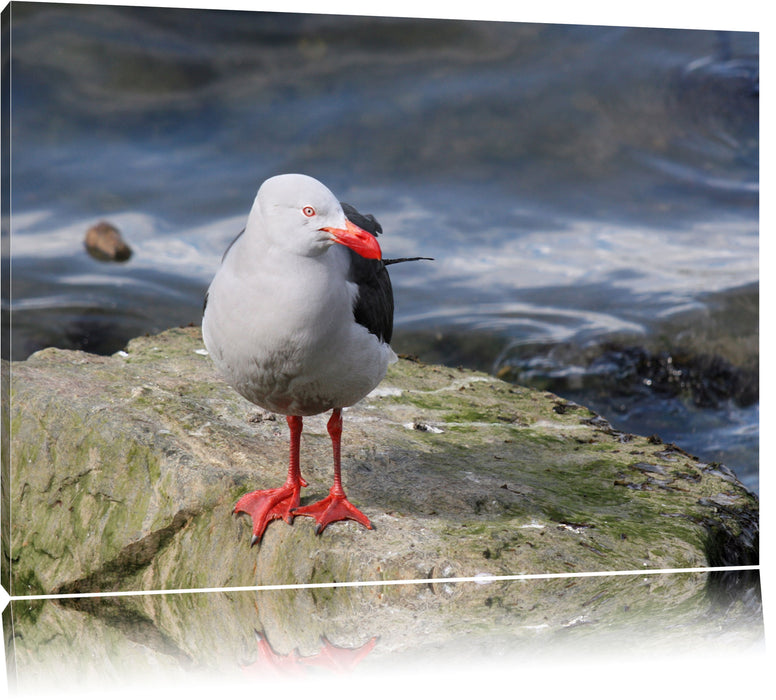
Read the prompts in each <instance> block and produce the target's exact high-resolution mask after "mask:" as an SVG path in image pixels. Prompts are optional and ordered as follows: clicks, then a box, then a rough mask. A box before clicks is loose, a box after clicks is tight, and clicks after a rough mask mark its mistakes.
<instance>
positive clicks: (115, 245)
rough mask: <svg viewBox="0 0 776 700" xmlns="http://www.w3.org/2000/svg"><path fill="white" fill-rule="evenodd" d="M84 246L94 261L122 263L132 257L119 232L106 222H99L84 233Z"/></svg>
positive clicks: (130, 250)
mask: <svg viewBox="0 0 776 700" xmlns="http://www.w3.org/2000/svg"><path fill="white" fill-rule="evenodd" d="M84 245H85V246H86V250H87V251H88V252H89V255H91V256H92V257H93V258H95V259H96V260H102V261H108V260H113V261H115V262H124V261H125V260H129V258H130V256H131V255H132V249H131V248H130V247H129V246H128V245H127V244H126V242H125V241H124V239H123V238H122V237H121V233H120V232H119V230H118V229H117V228H116V227H115V226H113V225H112V224H109V223H108V222H107V221H100V223H98V224H95V225H94V226H92V227H91V228H90V229H89V230H88V231H87V232H86V238H85V239H84Z"/></svg>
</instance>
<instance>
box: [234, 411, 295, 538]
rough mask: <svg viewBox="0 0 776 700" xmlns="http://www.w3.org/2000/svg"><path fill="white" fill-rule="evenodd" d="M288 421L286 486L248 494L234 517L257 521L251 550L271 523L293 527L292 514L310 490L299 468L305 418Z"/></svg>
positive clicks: (291, 417) (237, 506) (292, 417)
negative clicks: (239, 515) (301, 494)
mask: <svg viewBox="0 0 776 700" xmlns="http://www.w3.org/2000/svg"><path fill="white" fill-rule="evenodd" d="M286 420H287V421H288V427H289V429H290V431H291V438H290V448H289V457H288V477H287V478H286V483H285V484H283V486H281V487H280V488H277V489H264V490H262V491H252V492H251V493H247V494H245V495H244V496H243V497H242V498H241V499H240V500H239V501H237V503H235V505H234V511H233V512H234V513H248V515H250V516H251V518H252V519H253V537H252V538H251V546H253V545H254V544H256V543H257V542H260V541H261V538H262V536H263V535H264V530H265V529H266V528H267V525H268V524H269V523H270V521H272V520H275V519H277V518H283V520H285V521H286V522H287V523H288V524H289V525H290V524H291V523H292V522H293V520H294V514H293V513H292V511H293V509H294V508H296V506H298V505H299V492H300V491H301V490H302V487H303V486H307V482H306V481H305V480H304V479H303V478H302V472H301V469H300V468H299V444H300V442H301V437H302V417H301V416H287V417H286Z"/></svg>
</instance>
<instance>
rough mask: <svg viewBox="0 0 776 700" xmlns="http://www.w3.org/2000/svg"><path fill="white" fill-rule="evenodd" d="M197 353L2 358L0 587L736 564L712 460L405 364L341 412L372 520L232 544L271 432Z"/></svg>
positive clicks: (257, 483) (178, 334)
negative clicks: (2, 576) (368, 526)
mask: <svg viewBox="0 0 776 700" xmlns="http://www.w3.org/2000/svg"><path fill="white" fill-rule="evenodd" d="M203 348H204V346H203V343H202V339H201V335H200V330H199V328H194V327H189V328H180V329H172V330H169V331H166V332H164V333H162V334H160V335H156V336H151V337H143V338H138V339H135V340H133V341H131V342H130V344H129V345H128V347H127V350H126V352H122V353H117V354H115V355H113V356H110V357H104V356H96V355H90V354H87V353H83V352H76V351H66V350H57V349H53V348H50V349H46V350H43V351H40V352H37V353H35V354H34V355H32V356H31V357H30V358H29V359H28V360H26V361H24V362H15V363H11V364H10V365H9V364H8V363H5V366H4V371H5V372H6V373H8V372H10V381H9V382H5V384H4V385H5V387H6V392H5V393H4V396H3V400H4V402H5V403H6V406H5V407H4V408H5V410H4V413H3V414H4V419H5V421H6V425H5V426H4V432H5V435H6V436H8V437H10V444H9V445H8V449H7V450H6V449H4V450H3V468H4V474H3V477H4V482H5V483H4V489H3V495H4V498H5V499H6V503H4V506H6V508H5V513H7V514H8V517H9V523H10V530H9V532H10V537H9V538H7V539H4V540H3V548H4V557H5V558H6V562H8V563H10V581H4V584H5V585H8V586H9V589H10V591H11V593H12V594H13V595H28V594H31V593H54V592H60V593H64V592H86V591H97V590H139V589H181V588H193V587H229V586H246V585H257V584H286V583H310V582H329V581H338V582H342V581H364V580H368V581H374V580H377V581H380V580H394V579H407V578H409V579H417V578H429V577H431V578H442V577H461V576H474V575H477V574H493V575H503V574H522V573H530V574H538V573H548V572H549V573H557V572H582V571H622V570H643V569H663V568H681V567H698V566H709V565H711V566H719V565H725V564H753V563H757V557H758V554H757V520H758V502H757V499H756V497H755V496H754V495H753V494H751V493H750V492H748V491H747V490H746V489H745V488H744V487H743V486H742V485H741V484H740V483H739V482H738V480H737V479H736V478H735V476H733V475H732V474H731V473H730V472H729V471H728V470H727V469H725V468H724V467H722V466H720V465H716V464H705V463H703V462H701V461H699V460H698V459H696V458H694V457H692V456H691V455H688V454H686V453H684V452H683V451H682V450H680V449H678V448H676V447H674V446H671V445H665V444H662V443H660V442H659V441H657V440H655V439H648V438H645V437H639V436H632V435H625V434H622V433H619V432H617V431H615V430H612V429H611V427H610V426H609V425H608V423H607V422H606V421H605V420H604V419H602V418H601V417H599V416H596V415H595V414H593V413H592V412H591V411H589V410H587V409H586V408H584V407H581V406H578V405H576V404H572V403H569V402H567V401H565V400H563V399H562V398H559V397H557V396H555V395H552V394H548V393H546V392H538V391H533V390H529V389H525V388H521V387H516V386H513V385H510V384H508V383H505V382H502V381H500V380H497V379H495V378H493V377H491V376H488V375H486V374H483V373H478V372H472V371H468V370H461V369H451V368H448V367H442V366H432V365H425V364H422V363H418V362H414V361H411V360H406V359H402V360H400V361H399V362H398V363H396V364H395V365H393V366H392V367H391V368H390V369H389V372H388V375H387V377H386V378H385V380H384V381H383V383H382V384H381V385H380V387H378V389H377V390H376V391H375V392H373V393H372V394H371V395H370V396H368V397H366V398H365V399H364V400H362V401H361V402H360V403H359V404H357V405H356V406H354V407H352V408H349V409H347V410H346V411H345V412H344V417H345V427H344V433H343V478H344V482H345V488H346V490H347V492H348V495H349V497H350V499H351V500H352V501H353V502H354V503H355V504H356V505H357V506H359V507H360V508H361V509H362V510H363V511H364V512H365V513H366V514H367V515H368V516H369V517H370V518H371V520H372V523H373V524H374V526H375V529H374V530H373V531H368V530H365V529H364V528H362V527H361V526H360V525H358V524H356V523H353V522H346V523H335V524H333V525H330V526H329V527H328V528H327V529H326V530H325V531H324V532H323V533H322V534H321V535H319V536H317V535H315V533H314V523H313V521H312V520H311V519H309V518H297V519H296V520H295V522H294V523H293V525H292V526H289V525H287V524H286V523H284V522H282V521H276V522H273V523H272V524H271V525H270V526H269V527H268V529H267V532H266V534H265V536H264V539H263V540H262V543H261V545H260V547H258V548H256V547H254V548H250V547H249V546H248V544H249V542H250V537H251V532H250V519H249V518H245V517H243V518H238V517H235V516H233V515H232V514H231V511H232V507H233V505H234V502H235V500H236V499H237V498H238V497H239V496H240V495H242V494H243V493H245V492H247V491H250V490H254V489H256V488H269V487H272V486H277V485H280V484H281V483H282V482H283V481H284V480H285V474H286V470H287V457H288V429H287V426H286V423H285V420H284V418H283V417H282V416H273V415H269V414H265V413H264V412H262V411H261V410H259V409H258V408H257V407H255V406H253V405H252V404H250V403H248V402H247V401H245V400H244V399H242V398H241V397H240V396H239V395H238V394H237V393H236V392H234V391H233V390H232V389H231V388H230V387H228V386H227V385H226V384H224V383H223V382H222V381H221V380H220V379H219V378H218V376H217V375H216V373H215V370H214V368H213V365H212V362H211V361H210V359H209V358H208V357H207V355H206V354H203V353H202V350H203ZM6 376H7V375H6ZM326 420H327V416H325V415H323V416H315V417H312V418H307V419H305V430H304V433H303V439H302V472H303V475H304V476H305V478H306V479H307V481H308V482H309V484H310V485H309V487H308V488H306V489H305V490H304V491H303V494H302V503H303V504H304V503H305V502H311V501H313V500H317V499H318V498H321V497H323V496H324V495H325V494H326V493H327V491H328V488H329V486H330V483H331V475H332V473H331V451H330V441H329V438H328V434H327V432H326ZM7 532H8V531H7ZM5 570H6V571H9V568H8V567H6V569H5Z"/></svg>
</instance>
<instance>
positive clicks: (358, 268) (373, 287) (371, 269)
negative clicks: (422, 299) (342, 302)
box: [341, 202, 393, 343]
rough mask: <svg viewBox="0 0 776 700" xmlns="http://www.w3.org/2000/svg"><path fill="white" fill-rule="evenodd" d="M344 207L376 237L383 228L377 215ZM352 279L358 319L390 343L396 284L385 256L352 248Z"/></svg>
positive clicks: (352, 217) (352, 218) (354, 220)
mask: <svg viewBox="0 0 776 700" xmlns="http://www.w3.org/2000/svg"><path fill="white" fill-rule="evenodd" d="M341 204H342V211H344V212H345V216H347V217H348V219H350V220H351V221H352V222H353V223H354V224H355V225H356V226H360V227H361V228H362V229H364V230H365V231H369V233H371V234H372V235H373V236H375V237H377V236H378V235H379V234H381V233H382V232H383V229H382V227H381V226H380V224H379V223H378V222H377V220H376V219H375V217H374V216H372V215H371V214H367V215H366V216H365V215H363V214H360V213H359V212H358V211H357V210H356V209H355V208H354V207H352V206H350V204H345V202H341ZM348 252H349V253H350V260H351V264H350V279H351V281H352V282H355V283H356V284H357V285H358V296H357V297H356V303H355V306H354V308H353V315H354V316H355V319H356V322H357V323H360V324H361V325H362V326H364V327H365V328H366V329H367V330H368V331H369V332H370V333H373V334H374V335H376V336H377V337H378V338H380V340H382V341H384V342H386V343H390V342H391V336H392V335H393V288H392V287H391V278H390V277H389V276H388V270H386V269H385V264H384V263H383V261H382V260H369V259H367V258H362V257H361V256H360V255H359V254H358V253H356V252H354V251H352V250H350V249H349V248H348Z"/></svg>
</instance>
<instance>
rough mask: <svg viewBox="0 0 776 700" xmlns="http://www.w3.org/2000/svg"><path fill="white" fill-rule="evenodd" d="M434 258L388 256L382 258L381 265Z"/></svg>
mask: <svg viewBox="0 0 776 700" xmlns="http://www.w3.org/2000/svg"><path fill="white" fill-rule="evenodd" d="M433 259H434V258H388V259H384V260H383V265H393V264H394V263H402V262H412V261H413V260H433Z"/></svg>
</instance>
